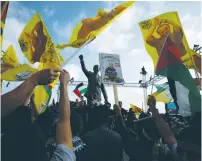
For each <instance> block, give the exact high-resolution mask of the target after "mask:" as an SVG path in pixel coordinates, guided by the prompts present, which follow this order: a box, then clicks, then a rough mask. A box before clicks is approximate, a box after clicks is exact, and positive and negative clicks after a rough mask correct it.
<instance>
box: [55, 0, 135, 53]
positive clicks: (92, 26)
mask: <svg viewBox="0 0 202 161" xmlns="http://www.w3.org/2000/svg"><path fill="white" fill-rule="evenodd" d="M134 3H135V1H131V2H123V3H122V4H120V5H119V6H117V7H115V8H114V9H112V10H111V11H110V12H106V11H104V10H102V9H98V13H97V16H96V17H94V18H87V19H83V20H82V21H81V22H80V23H79V24H78V25H77V26H76V27H75V28H74V30H73V32H72V35H71V38H70V40H69V42H68V44H59V45H57V47H58V48H60V49H62V48H65V47H68V46H71V47H73V48H80V47H81V46H82V45H83V44H84V43H85V42H86V41H88V40H90V39H93V38H95V37H96V36H97V35H99V34H100V33H101V32H102V31H103V30H104V29H106V28H107V27H108V26H109V25H110V24H111V23H112V22H113V21H114V20H115V19H116V18H118V17H119V16H120V15H121V14H122V13H123V12H124V11H126V10H127V9H128V8H129V7H131V6H132V5H133V4H134Z"/></svg>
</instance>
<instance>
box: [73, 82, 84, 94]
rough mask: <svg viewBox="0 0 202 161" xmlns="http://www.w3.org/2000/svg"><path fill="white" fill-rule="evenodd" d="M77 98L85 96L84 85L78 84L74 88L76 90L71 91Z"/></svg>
mask: <svg viewBox="0 0 202 161" xmlns="http://www.w3.org/2000/svg"><path fill="white" fill-rule="evenodd" d="M73 92H74V93H75V94H76V95H77V96H78V97H81V95H82V94H85V93H86V92H87V88H84V84H83V83H80V84H78V85H77V86H76V88H75V89H74V91H73Z"/></svg>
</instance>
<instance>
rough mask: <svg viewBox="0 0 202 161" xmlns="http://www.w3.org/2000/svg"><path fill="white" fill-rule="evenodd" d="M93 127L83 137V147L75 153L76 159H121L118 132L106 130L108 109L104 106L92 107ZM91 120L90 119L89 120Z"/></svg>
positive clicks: (121, 150) (94, 160)
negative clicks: (77, 153) (78, 152)
mask: <svg viewBox="0 0 202 161" xmlns="http://www.w3.org/2000/svg"><path fill="white" fill-rule="evenodd" d="M91 110H94V118H90V119H92V120H94V129H93V130H92V131H89V132H87V133H86V135H85V136H84V138H83V141H84V143H85V144H86V146H85V148H84V149H83V150H82V151H81V152H80V154H79V155H77V161H121V160H122V156H123V148H122V145H121V137H120V135H119V134H118V133H116V132H114V131H111V130H108V129H107V128H106V127H107V121H108V110H107V108H106V107H104V106H103V107H97V108H94V109H91ZM89 121H90V122H91V120H89Z"/></svg>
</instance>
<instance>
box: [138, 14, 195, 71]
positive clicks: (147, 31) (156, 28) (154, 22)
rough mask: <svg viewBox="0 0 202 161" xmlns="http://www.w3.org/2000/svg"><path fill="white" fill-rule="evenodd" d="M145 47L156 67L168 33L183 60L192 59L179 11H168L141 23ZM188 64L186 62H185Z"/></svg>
mask: <svg viewBox="0 0 202 161" xmlns="http://www.w3.org/2000/svg"><path fill="white" fill-rule="evenodd" d="M139 26H140V29H141V31H142V36H143V40H144V43H145V48H146V50H147V52H148V53H149V55H150V56H151V58H152V60H153V63H154V69H155V68H156V65H157V61H158V59H159V55H160V53H161V50H162V47H163V44H164V42H165V38H166V35H167V33H169V38H170V39H171V40H172V42H173V43H174V44H175V46H176V47H177V48H178V50H179V53H180V56H181V60H182V62H184V61H186V60H189V59H190V55H189V54H191V52H190V49H189V46H188V42H187V40H186V37H185V33H184V31H183V28H182V25H181V22H180V19H179V16H178V13H177V12H167V13H164V14H161V15H158V16H156V17H154V18H152V19H148V20H145V21H142V22H140V23H139ZM185 65H186V64H185Z"/></svg>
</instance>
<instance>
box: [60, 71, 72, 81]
mask: <svg viewBox="0 0 202 161" xmlns="http://www.w3.org/2000/svg"><path fill="white" fill-rule="evenodd" d="M69 81H70V75H69V72H68V71H66V70H65V69H63V70H62V72H61V73H60V83H61V84H63V85H67V84H68V83H69Z"/></svg>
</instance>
